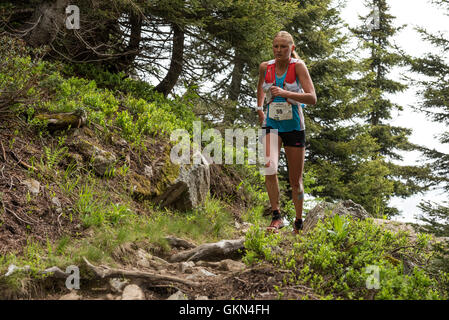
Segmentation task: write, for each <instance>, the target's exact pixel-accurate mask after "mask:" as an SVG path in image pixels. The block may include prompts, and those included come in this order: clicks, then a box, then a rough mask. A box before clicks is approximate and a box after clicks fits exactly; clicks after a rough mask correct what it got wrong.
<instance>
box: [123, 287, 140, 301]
mask: <svg viewBox="0 0 449 320" xmlns="http://www.w3.org/2000/svg"><path fill="white" fill-rule="evenodd" d="M122 300H145V293H143V291H142V289H141V288H140V287H139V286H138V285H135V284H130V285H127V286H126V287H125V289H123V293H122Z"/></svg>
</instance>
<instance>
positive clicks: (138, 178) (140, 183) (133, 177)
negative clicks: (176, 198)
mask: <svg viewBox="0 0 449 320" xmlns="http://www.w3.org/2000/svg"><path fill="white" fill-rule="evenodd" d="M129 181H130V186H129V188H130V192H131V194H132V196H133V198H135V199H136V200H138V201H143V200H148V199H150V198H151V197H152V194H153V192H152V190H151V182H150V180H149V179H148V178H146V177H145V176H142V175H140V174H137V173H135V172H132V173H131V174H130V175H129Z"/></svg>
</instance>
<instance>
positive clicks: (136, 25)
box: [117, 12, 142, 73]
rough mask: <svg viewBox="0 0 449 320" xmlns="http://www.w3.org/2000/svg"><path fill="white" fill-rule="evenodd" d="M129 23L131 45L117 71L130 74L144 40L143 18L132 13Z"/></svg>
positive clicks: (120, 61) (119, 62)
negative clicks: (141, 42)
mask: <svg viewBox="0 0 449 320" xmlns="http://www.w3.org/2000/svg"><path fill="white" fill-rule="evenodd" d="M129 23H130V25H131V31H130V35H129V43H128V46H127V48H126V55H125V56H123V57H122V58H121V59H120V60H119V61H118V67H117V69H118V70H117V71H124V72H126V73H129V72H130V69H131V68H130V67H131V64H132V63H133V62H134V59H135V58H136V56H137V54H138V53H139V46H140V41H141V39H142V16H141V15H140V14H137V13H134V12H132V13H130V17H129Z"/></svg>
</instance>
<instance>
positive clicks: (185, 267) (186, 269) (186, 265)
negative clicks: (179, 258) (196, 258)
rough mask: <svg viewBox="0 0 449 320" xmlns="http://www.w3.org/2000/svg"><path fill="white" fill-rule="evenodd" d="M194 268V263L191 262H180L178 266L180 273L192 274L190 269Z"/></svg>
mask: <svg viewBox="0 0 449 320" xmlns="http://www.w3.org/2000/svg"><path fill="white" fill-rule="evenodd" d="M194 266H195V263H194V262H193V261H188V262H181V263H180V264H179V270H180V271H181V272H182V273H192V272H193V270H192V268H193V267H194Z"/></svg>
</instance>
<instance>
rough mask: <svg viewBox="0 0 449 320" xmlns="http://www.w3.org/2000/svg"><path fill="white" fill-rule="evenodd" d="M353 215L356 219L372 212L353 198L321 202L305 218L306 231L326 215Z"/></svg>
mask: <svg viewBox="0 0 449 320" xmlns="http://www.w3.org/2000/svg"><path fill="white" fill-rule="evenodd" d="M336 214H338V215H339V216H351V217H353V218H356V219H360V220H363V219H366V218H369V217H370V214H369V213H368V212H367V211H366V210H365V209H364V208H363V207H362V206H361V205H359V204H357V203H355V202H353V201H352V200H344V201H340V202H338V203H329V202H321V203H319V204H317V205H316V206H315V207H314V208H313V209H311V210H310V211H309V212H308V213H307V216H306V218H305V219H304V228H303V231H304V232H308V231H310V230H312V229H313V228H314V227H315V226H316V224H317V223H318V221H320V220H321V221H322V220H324V219H325V218H326V217H329V218H332V217H333V216H334V215H336Z"/></svg>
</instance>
